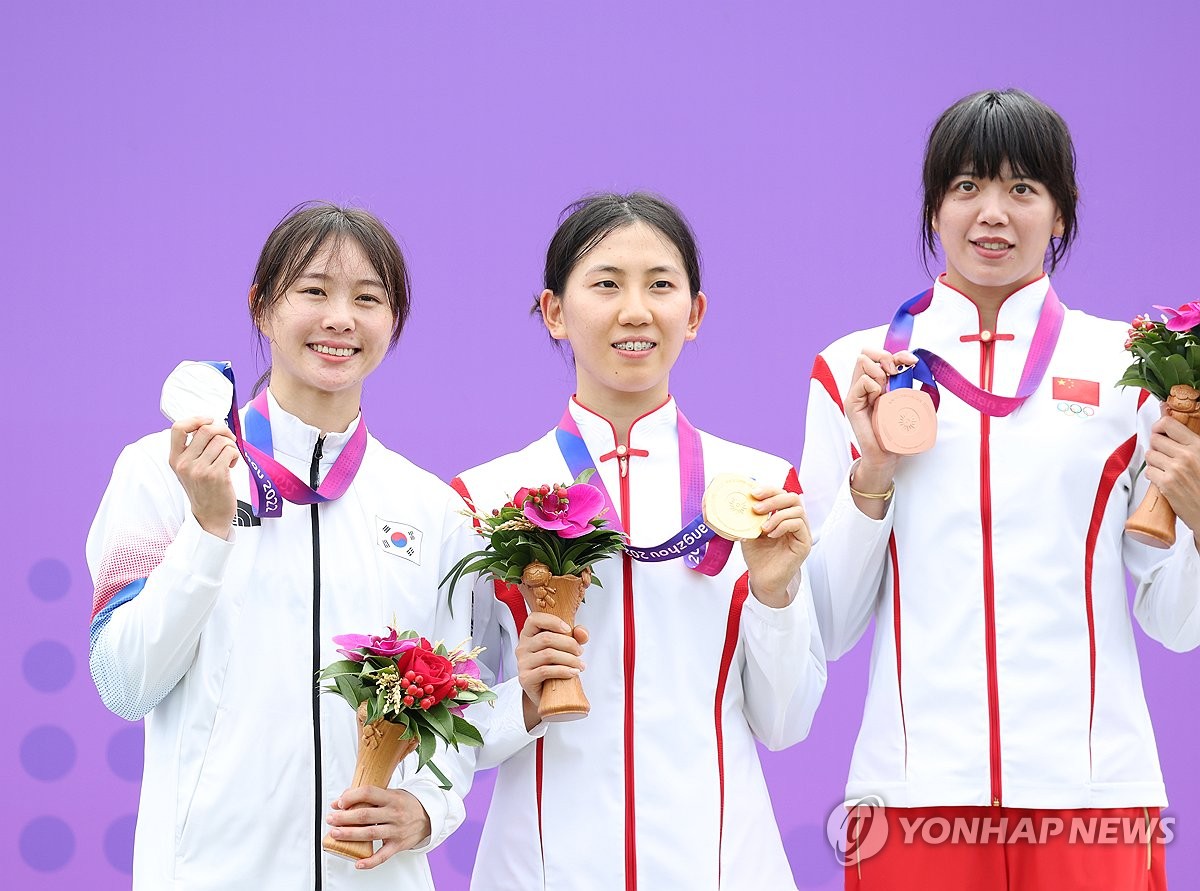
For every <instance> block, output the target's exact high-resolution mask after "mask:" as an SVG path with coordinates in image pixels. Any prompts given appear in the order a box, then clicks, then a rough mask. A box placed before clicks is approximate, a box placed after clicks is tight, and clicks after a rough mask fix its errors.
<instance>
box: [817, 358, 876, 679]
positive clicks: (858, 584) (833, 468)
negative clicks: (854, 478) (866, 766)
mask: <svg viewBox="0 0 1200 891" xmlns="http://www.w3.org/2000/svg"><path fill="white" fill-rule="evenodd" d="M818 369H820V370H821V373H820V374H818ZM827 387H835V384H834V382H833V377H832V374H831V373H830V371H829V366H828V365H827V364H825V360H824V358H822V357H820V356H818V357H817V362H816V364H815V365H814V367H813V376H812V380H811V381H810V384H809V394H808V413H807V417H806V419H805V426H804V455H803V457H802V458H801V461H800V483H801V485H802V487H803V488H804V502H805V506H806V510H807V512H808V519H809V522H810V523H811V524H812V529H813V551H812V554H811V555H810V556H809V558H808V560H807V561H806V562H805V566H804V573H805V575H806V576H807V577H808V579H809V583H810V585H811V587H812V598H813V606H814V609H815V613H816V620H817V625H818V627H819V629H820V633H821V640H822V642H823V643H824V646H825V654H826V656H827V657H828V658H829V659H838V658H840V657H841V656H842V655H843V654H845V653H846V652H848V651H849V650H850V649H851V648H852V647H853V646H854V645H855V644H856V643H857V642H858V640H859V638H860V637H862V635H863V632H864V631H866V629H867V625H868V624H869V623H870V620H871V616H872V614H873V613H874V611H875V607H876V605H877V603H878V600H879V597H880V592H881V591H882V588H883V581H884V574H885V569H886V566H887V549H888V540H889V538H890V537H891V532H892V518H893V515H894V514H893V510H892V503H891V501H889V502H888V507H887V513H885V514H884V516H883V519H881V520H875V519H872V518H871V517H868V516H867V515H866V514H864V513H863V512H862V511H860V510H859V509H858V507H857V506H856V505H855V504H854V499H853V497H852V496H851V495H850V482H849V477H850V466H851V464H852V463H853V462H854V459H855V457H856V456H857V454H858V452H857V448H856V446H855V443H854V438H853V434H852V432H851V429H850V423H849V422H848V421H847V420H846V417H845V415H844V414H843V411H842V403H841V399H840V397H839V398H836V399H835V397H834V396H833V395H832V394H831V393H830V391H829V390H828V389H827Z"/></svg>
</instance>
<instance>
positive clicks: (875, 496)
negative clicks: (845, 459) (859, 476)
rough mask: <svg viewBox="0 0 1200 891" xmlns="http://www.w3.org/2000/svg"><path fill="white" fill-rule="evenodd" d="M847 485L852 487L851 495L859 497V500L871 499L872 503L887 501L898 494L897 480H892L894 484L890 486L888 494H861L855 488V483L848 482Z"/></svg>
mask: <svg viewBox="0 0 1200 891" xmlns="http://www.w3.org/2000/svg"><path fill="white" fill-rule="evenodd" d="M846 485H848V486H849V487H850V494H851V495H857V496H858V497H859V498H870V499H871V500H872V501H887V500H888V499H889V498H891V497H892V496H893V495H895V494H896V481H895V480H892V484H891V485H890V486H888V489H887V491H886V492H860V491H858V489H856V488H854V484H853V483H849V482H847V483H846Z"/></svg>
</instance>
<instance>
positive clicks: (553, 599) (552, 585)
mask: <svg viewBox="0 0 1200 891" xmlns="http://www.w3.org/2000/svg"><path fill="white" fill-rule="evenodd" d="M592 473H593V471H592V470H590V469H589V470H585V471H584V472H583V473H581V474H580V475H579V477H578V478H577V479H576V480H575V481H574V482H573V483H571V484H569V485H567V484H563V483H555V484H554V485H552V486H551V485H543V486H537V487H529V488H523V489H518V490H517V493H516V494H515V495H514V496H513V497H512V500H511V501H508V502H507V503H506V504H504V506H503V507H499V508H496V509H495V510H493V511H492V512H491V514H490V515H488V514H479V513H475V512H472V511H467V512H466V513H467V515H468V516H470V517H471V518H472V519H474V520H475V531H477V532H478V533H479V534H480V535H482V536H483V537H484V538H485V539H486V540H487V544H486V545H485V546H484V547H483V548H482V549H480V550H478V551H474V552H472V553H470V554H467V555H466V556H465V557H463V558H462V559H461V560H459V561H458V563H457V564H455V566H454V568H453V569H451V570H450V572H449V573H448V574H447V575H446V578H444V579H442V584H443V585H444V584H446V582H447V581H448V582H449V583H450V589H449V590H450V593H451V594H453V592H454V586H455V584H457V583H458V580H459V579H460V578H462V576H463V575H464V574H466V575H469V574H471V573H475V572H478V573H481V574H482V575H483V576H484V577H485V578H490V579H493V580H496V581H500V582H505V583H507V584H510V585H514V584H515V585H517V586H518V587H519V588H520V589H521V595H522V596H523V597H524V598H525V602H526V603H527V604H528V605H529V609H530V610H531V611H536V612H544V613H550V614H551V615H554V616H557V617H558V618H560V619H562V620H563V621H564V622H566V623H567V624H568V625H570V626H571V627H572V628H574V626H575V611H576V610H577V609H578V608H579V604H580V603H582V602H583V595H584V591H585V590H586V589H587V587H588V585H589V584H592V583H595V584H596V586H597V587H600V586H601V585H600V580H599V579H598V578H595V577H594V576H593V575H592V564H593V563H595V562H596V561H597V560H602V559H604V558H606V557H610V556H612V555H613V554H616V553H619V552H620V551H621V550H622V549H623V548H624V546H625V535H624V533H622V532H620V531H619V530H616V529H613V528H612V527H611V526H609V525H608V523H607V522H606V521H605V520H604V518H603V516H602V515H603V514H604V511H605V499H604V494H603V493H602V492H601V491H600V490H599V489H597V488H596V487H595V486H589V485H588V484H587V480H588V478H589V477H590V476H591V475H592ZM589 709H590V705H589V704H588V701H587V697H586V696H584V694H583V685H582V684H581V683H580V682H579V678H577V677H573V678H568V679H557V678H555V679H551V680H548V681H546V683H545V684H544V685H543V686H542V696H541V702H540V703H539V704H538V714H539V715H540V716H541V718H542V720H543V721H573V720H576V719H578V718H582V717H584V716H585V715H587V713H588V710H589Z"/></svg>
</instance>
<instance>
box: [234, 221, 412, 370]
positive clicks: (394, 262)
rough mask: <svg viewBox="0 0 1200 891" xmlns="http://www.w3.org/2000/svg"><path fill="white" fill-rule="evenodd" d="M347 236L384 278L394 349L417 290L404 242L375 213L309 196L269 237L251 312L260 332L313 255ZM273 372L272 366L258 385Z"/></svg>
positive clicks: (257, 272) (256, 274)
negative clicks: (402, 246)
mask: <svg viewBox="0 0 1200 891" xmlns="http://www.w3.org/2000/svg"><path fill="white" fill-rule="evenodd" d="M346 238H352V239H354V241H355V242H356V243H357V244H358V246H359V247H360V248H362V251H363V253H364V254H366V256H367V261H368V262H369V263H370V264H371V267H372V268H373V269H374V270H375V272H376V273H377V274H378V275H379V278H380V280H381V281H382V282H383V287H384V290H385V291H386V292H387V297H388V304H389V305H390V306H391V308H392V316H393V320H392V337H391V340H390V341H389V342H388V348H389V349H391V348H392V347H394V346H395V345H396V342H397V341H398V340H399V339H400V332H401V331H403V330H404V322H405V321H406V320H407V319H408V313H409V309H410V303H409V292H410V289H411V283H410V281H409V277H408V265H407V264H406V263H405V262H404V255H403V254H402V253H401V252H400V246H399V245H398V244H396V239H395V238H393V237H392V233H391V232H389V231H388V229H387V227H386V226H385V225H384V224H383V223H382V222H380V220H379V218H378V217H376V216H375V215H374V214H372V213H369V212H368V211H365V210H360V209H358V208H354V207H340V206H339V205H336V204H330V203H329V202H327V201H308V202H305V203H304V204H299V205H297V206H296V207H293V208H292V209H291V210H290V211H288V213H287V215H286V216H285V217H284V218H283V219H282V220H280V221H279V224H278V225H277V226H276V227H275V228H274V229H272V230H271V234H270V235H268V236H267V243H266V244H264V245H263V249H262V253H261V254H259V256H258V265H257V266H255V268H254V293H253V295H252V296H251V298H250V317H251V318H252V319H253V320H254V325H255V327H256V328H258V329H259V331H260V334H261V329H262V325H263V323H264V322H265V321H266V318H267V314H268V313H269V312H270V311H271V307H273V306H274V305H275V303H276V302H277V301H278V300H279V298H280V297H282V296H283V293H284V292H285V291H286V290H287V289H288V288H290V287H291V286H292V284H293V283H294V282H295V281H296V279H297V278H299V277H300V275H301V274H302V273H303V272H304V269H305V267H306V266H307V265H308V264H309V263H310V262H311V261H312V258H313V257H315V256H316V255H317V253H318V252H319V251H320V250H321V249H322V248H323V247H325V246H326V244H330V246H332V247H334V248H336V247H337V246H338V245H340V244H341V243H342V241H343V239H346ZM270 373H271V370H270V368H268V369H267V372H266V374H264V375H263V377H262V379H261V380H260V381H259V385H258V386H256V387H255V389H256V390H257V389H258V388H259V386H261V384H262V382H263V381H265V380H266V379H267V378H268V377H269V376H270Z"/></svg>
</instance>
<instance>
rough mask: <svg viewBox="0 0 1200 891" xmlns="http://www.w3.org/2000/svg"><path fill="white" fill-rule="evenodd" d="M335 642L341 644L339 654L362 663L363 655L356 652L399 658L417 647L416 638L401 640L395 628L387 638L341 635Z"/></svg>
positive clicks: (368, 635)
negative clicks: (364, 651)
mask: <svg viewBox="0 0 1200 891" xmlns="http://www.w3.org/2000/svg"><path fill="white" fill-rule="evenodd" d="M333 642H334V643H335V644H340V646H339V647H338V652H339V653H341V654H342V655H343V656H345V657H346V658H347V659H353V660H354V661H355V662H362V661H363V658H364V656H363V654H362V653H359V652H355V651H356V650H366V651H367V652H368V653H370V654H371V655H372V656H399V655H400V654H401V653H404V652H407V651H408V650H411V649H412V648H413V647H415V646H416V645H417V641H416V640H415V639H414V638H411V637H406V638H401V637H400V636H399V635H398V634H397V633H396V629H395V628H392V629H391V634H389V635H388V636H387V637H379V636H378V635H376V634H339V635H338V636H337V637H335V638H334V639H333Z"/></svg>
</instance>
